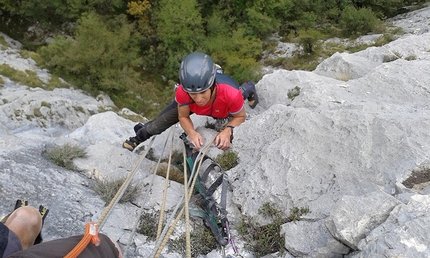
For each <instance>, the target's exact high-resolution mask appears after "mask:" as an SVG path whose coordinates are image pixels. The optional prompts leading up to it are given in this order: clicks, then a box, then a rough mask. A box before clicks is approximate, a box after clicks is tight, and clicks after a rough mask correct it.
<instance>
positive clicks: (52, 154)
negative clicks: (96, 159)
mask: <svg viewBox="0 0 430 258" xmlns="http://www.w3.org/2000/svg"><path fill="white" fill-rule="evenodd" d="M85 155H86V152H85V150H84V149H83V148H82V147H80V146H79V145H77V144H70V143H66V144H64V145H62V146H55V147H53V148H51V149H50V150H48V152H47V157H48V158H49V159H50V160H51V161H52V162H53V163H55V164H57V165H58V166H61V167H65V168H67V169H70V170H74V169H75V167H74V165H73V159H74V158H81V157H84V156H85Z"/></svg>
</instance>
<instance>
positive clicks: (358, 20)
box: [339, 6, 381, 37]
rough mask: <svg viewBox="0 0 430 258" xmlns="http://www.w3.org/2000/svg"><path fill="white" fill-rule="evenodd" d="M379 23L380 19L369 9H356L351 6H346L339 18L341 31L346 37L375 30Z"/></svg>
mask: <svg viewBox="0 0 430 258" xmlns="http://www.w3.org/2000/svg"><path fill="white" fill-rule="evenodd" d="M380 24H381V21H380V20H379V19H378V18H377V17H376V15H375V14H374V13H373V12H372V10H371V9H368V8H361V9H358V10H357V9H355V8H354V7H353V6H347V7H346V8H345V10H344V11H343V12H342V14H341V17H340V20H339V25H340V26H341V28H342V33H343V35H344V36H346V37H349V36H357V35H363V34H366V33H368V32H371V31H373V30H375V29H376V28H377V27H378V26H379V25H380Z"/></svg>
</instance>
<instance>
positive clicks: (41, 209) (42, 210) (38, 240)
mask: <svg viewBox="0 0 430 258" xmlns="http://www.w3.org/2000/svg"><path fill="white" fill-rule="evenodd" d="M39 213H40V216H42V227H43V224H44V223H45V218H46V216H48V213H49V209H47V208H45V207H43V205H40V206H39ZM42 242H43V238H42V230H40V232H39V234H38V235H37V237H36V240H34V244H35V245H37V244H40V243H42Z"/></svg>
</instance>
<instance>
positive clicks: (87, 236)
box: [64, 137, 155, 258]
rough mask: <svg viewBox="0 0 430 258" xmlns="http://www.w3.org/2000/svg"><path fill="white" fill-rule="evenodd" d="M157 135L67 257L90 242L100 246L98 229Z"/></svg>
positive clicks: (75, 254)
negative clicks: (95, 221) (97, 218)
mask: <svg viewBox="0 0 430 258" xmlns="http://www.w3.org/2000/svg"><path fill="white" fill-rule="evenodd" d="M154 139H155V137H153V138H152V139H151V141H150V142H149V144H148V147H147V148H146V149H145V151H144V152H143V153H142V155H141V156H140V158H139V160H138V161H137V163H136V164H135V166H134V167H133V169H132V170H131V171H130V173H129V174H128V176H127V178H126V179H125V181H124V183H123V184H122V185H121V187H120V188H119V190H118V192H117V193H116V194H115V196H114V197H113V198H112V200H111V202H110V203H109V205H108V206H107V207H106V209H105V210H104V212H103V213H102V215H101V216H100V218H99V220H98V221H97V223H94V222H89V223H87V225H86V226H85V233H84V236H83V237H82V239H81V241H79V243H78V244H77V245H76V246H75V247H74V248H73V249H72V250H71V251H70V252H69V253H68V254H67V255H66V256H64V257H65V258H76V257H78V256H79V254H80V253H82V251H83V250H84V249H85V248H86V247H87V246H88V244H89V243H90V242H92V244H93V245H95V246H98V245H99V244H100V239H99V237H98V231H99V229H101V228H102V227H103V225H104V223H105V218H106V217H108V216H109V214H110V213H111V211H112V208H113V207H114V206H115V205H116V204H117V203H118V201H119V200H120V199H121V197H122V196H123V195H124V192H125V190H126V189H127V187H128V185H129V184H130V181H131V178H132V177H133V175H134V173H135V172H136V169H137V168H138V167H139V165H140V163H142V160H143V158H144V157H145V156H146V154H147V153H148V151H149V149H150V148H151V145H152V143H153V142H154Z"/></svg>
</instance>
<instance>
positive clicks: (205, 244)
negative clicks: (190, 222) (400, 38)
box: [167, 225, 218, 257]
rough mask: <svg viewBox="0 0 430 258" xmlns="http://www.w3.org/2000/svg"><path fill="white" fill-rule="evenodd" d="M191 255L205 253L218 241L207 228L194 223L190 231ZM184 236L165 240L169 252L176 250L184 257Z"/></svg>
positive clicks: (216, 245)
mask: <svg viewBox="0 0 430 258" xmlns="http://www.w3.org/2000/svg"><path fill="white" fill-rule="evenodd" d="M190 242H191V257H199V255H206V254H208V253H210V252H211V251H212V250H214V249H216V248H217V247H218V242H217V241H216V239H215V238H214V236H213V234H212V232H211V231H210V229H209V228H207V227H204V226H202V225H195V227H194V230H193V231H191V233H190ZM185 246H186V237H185V235H183V236H181V237H179V238H177V239H175V240H169V242H167V247H168V249H169V252H177V253H179V254H181V255H182V257H185V250H186V248H185Z"/></svg>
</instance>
